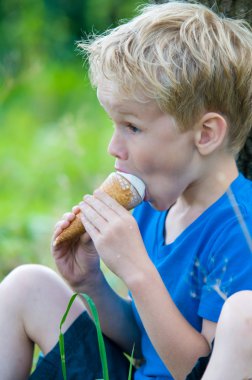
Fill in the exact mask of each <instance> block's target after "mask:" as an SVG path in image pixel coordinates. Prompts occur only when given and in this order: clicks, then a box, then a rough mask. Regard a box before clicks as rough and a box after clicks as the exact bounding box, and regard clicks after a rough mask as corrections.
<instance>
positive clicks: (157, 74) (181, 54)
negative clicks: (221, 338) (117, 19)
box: [0, 2, 252, 380]
mask: <svg viewBox="0 0 252 380" xmlns="http://www.w3.org/2000/svg"><path fill="white" fill-rule="evenodd" d="M79 46H80V48H81V49H83V51H85V52H87V53H88V56H89V62H90V74H91V80H92V83H93V85H94V86H96V87H97V96H98V99H99V102H100V103H101V105H102V106H103V107H104V109H105V110H106V112H107V113H108V115H109V116H110V118H111V119H112V120H113V123H114V133H113V136H112V139H111V142H110V145H109V148H108V151H109V153H110V154H111V155H113V156H114V157H115V169H116V170H119V171H123V172H128V173H132V174H134V175H136V176H139V177H140V178H141V179H142V180H143V181H144V182H145V184H146V196H145V202H143V204H142V205H140V206H139V207H137V208H136V209H135V211H134V217H133V216H132V215H131V214H130V213H129V212H127V211H126V210H124V209H123V208H122V207H121V206H120V205H119V204H117V203H116V202H115V201H114V200H113V199H111V198H110V197H109V196H108V195H106V194H105V193H103V192H101V191H99V190H97V191H95V192H94V195H93V196H86V197H85V198H84V200H83V202H81V203H80V205H79V206H77V207H75V208H74V209H73V212H71V213H68V214H66V215H65V216H64V218H63V220H62V221H60V222H59V223H58V224H57V226H56V229H55V232H54V237H53V240H54V239H55V238H56V237H57V236H58V235H59V233H60V232H61V231H62V230H63V229H64V228H66V227H67V226H68V225H69V223H70V222H71V220H73V219H74V218H75V215H76V213H77V212H78V211H79V210H81V215H82V222H83V224H84V226H85V229H86V231H87V233H86V234H84V235H83V236H82V237H81V239H79V240H78V241H74V242H71V243H69V242H68V243H62V244H61V245H60V246H58V247H56V248H55V247H54V248H53V255H54V258H55V262H56V264H57V267H58V269H59V272H60V273H61V275H62V276H63V278H64V279H65V280H66V281H67V283H68V284H69V286H70V287H68V286H66V284H65V283H64V282H63V281H62V280H61V279H60V278H59V277H58V276H57V275H56V274H54V273H53V272H52V271H50V270H48V269H45V268H42V267H39V266H28V267H21V268H19V269H17V270H16V271H14V272H13V273H12V274H11V275H10V276H9V277H7V279H6V280H5V281H4V282H3V284H2V285H1V286H2V289H1V291H0V297H1V307H2V308H3V310H4V312H1V313H0V315H1V317H0V318H1V322H2V323H1V326H4V331H2V334H1V336H2V341H1V343H0V344H1V345H0V352H1V361H2V362H1V365H0V377H1V379H3V380H6V379H13V378H15V379H16V380H17V379H25V378H27V376H28V373H29V369H30V363H31V356H32V349H33V342H36V343H37V344H38V345H39V346H40V348H41V350H42V352H43V353H44V358H43V359H42V360H41V361H40V363H39V365H38V367H37V369H36V370H35V372H34V373H33V375H32V376H31V379H32V380H35V379H36V380H38V379H45V378H46V379H54V380H55V379H62V375H61V367H60V359H59V350H58V346H57V345H56V346H55V344H56V342H57V333H58V326H59V322H60V319H61V317H62V315H63V313H64V310H65V308H66V305H67V302H68V300H69V297H70V295H71V290H70V289H73V290H74V291H77V292H84V293H87V294H89V295H90V296H91V297H92V298H93V300H94V302H95V304H96V306H97V309H98V313H99V317H100V321H101V326H102V330H103V333H104V335H105V336H106V347H107V351H108V361H109V370H110V380H111V379H120V380H122V379H127V371H128V366H127V363H126V362H125V359H124V357H123V355H122V354H121V353H122V352H127V353H130V352H131V350H132V347H133V345H135V356H136V358H140V359H143V361H142V363H141V365H140V367H139V368H138V369H136V370H135V372H134V379H135V380H147V379H153V378H155V379H167V380H168V379H178V380H182V379H185V378H186V379H188V380H189V379H190V380H192V379H200V378H201V377H202V374H203V371H204V366H203V365H202V363H205V362H207V360H204V359H200V360H199V358H204V357H207V356H208V355H209V354H210V352H211V346H212V343H213V340H214V336H215V329H216V323H217V321H218V318H219V315H220V312H221V309H222V306H223V303H224V301H225V299H226V298H227V297H229V296H231V295H232V294H233V293H236V292H238V291H240V290H244V289H245V290H249V289H250V290H252V276H251V273H252V255H251V250H250V246H249V241H248V237H247V235H246V234H245V231H247V232H248V236H249V234H250V233H251V230H252V216H251V215H252V201H251V190H252V185H251V182H250V181H248V180H246V179H245V178H244V177H243V176H242V175H241V174H239V173H238V170H237V166H236V162H235V157H236V154H237V153H238V151H239V150H240V149H241V147H242V146H243V144H244V142H245V140H246V137H247V135H248V133H249V130H250V127H251V124H252V108H251V98H252V82H251V75H252V64H251V62H252V59H251V58H252V57H251V55H252V33H251V31H250V30H249V28H248V27H247V26H246V25H244V24H243V23H242V22H239V21H231V20H229V19H225V18H221V17H219V16H217V15H216V14H214V13H213V12H212V11H211V10H209V9H208V8H206V7H204V6H202V5H197V4H189V3H183V2H171V3H167V4H162V5H153V6H148V7H146V8H144V9H143V10H142V12H141V13H140V15H139V16H137V17H136V18H134V19H133V20H132V21H130V22H128V23H126V24H123V25H120V26H119V27H118V28H116V29H114V30H112V31H109V32H108V33H107V34H105V35H104V36H102V37H98V38H96V39H95V40H94V41H93V42H91V43H84V42H83V43H80V45H79ZM237 210H238V211H237ZM238 216H239V218H238ZM244 226H245V227H244ZM100 259H102V260H103V261H104V262H105V264H106V265H107V266H108V267H109V268H110V269H111V270H112V271H113V272H114V273H115V274H116V275H117V276H119V277H120V278H121V279H122V280H123V281H124V282H125V284H126V286H127V287H128V289H129V292H130V298H129V299H122V298H121V297H119V296H118V295H117V294H116V293H115V292H114V291H113V289H111V287H110V286H109V285H108V283H107V282H106V280H105V278H104V275H103V273H102V272H101V270H100ZM27 292H29V299H27V297H26V294H27ZM9 294H12V299H8V298H9V297H8V295H9ZM65 328H66V330H67V332H66V335H65V341H66V353H67V357H66V361H67V363H66V364H67V368H68V370H69V375H68V376H69V378H70V379H71V378H72V379H75V378H76V379H81V378H85V379H90V380H93V379H97V378H99V377H101V376H102V375H101V370H100V366H99V364H98V360H99V359H98V353H97V346H96V343H95V341H96V336H95V332H94V328H93V324H92V322H91V320H90V319H89V317H88V314H87V312H86V308H85V305H84V304H83V303H82V301H81V300H78V301H77V302H76V304H75V306H74V307H73V309H72V311H71V315H70V317H69V319H68V320H67V322H66V327H65ZM10 352H11V353H12V354H11V355H10ZM10 356H11V364H10V361H9V360H8V358H10ZM198 360H199V361H198ZM196 363H197V364H196ZM204 365H205V364H204ZM240 375H241V377H242V376H243V374H242V373H240ZM212 379H213V380H214V378H213V377H212ZM216 379H217V377H216Z"/></svg>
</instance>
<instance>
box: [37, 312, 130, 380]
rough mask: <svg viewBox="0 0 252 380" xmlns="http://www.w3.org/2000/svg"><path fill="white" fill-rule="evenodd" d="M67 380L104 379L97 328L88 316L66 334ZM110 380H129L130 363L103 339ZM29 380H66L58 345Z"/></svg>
mask: <svg viewBox="0 0 252 380" xmlns="http://www.w3.org/2000/svg"><path fill="white" fill-rule="evenodd" d="M64 342H65V355H66V369H67V380H84V379H85V380H96V379H102V378H103V376H102V366H101V360H100V355H99V348H98V341H97V333H96V328H95V326H94V324H93V322H92V320H91V319H90V317H89V316H88V313H87V312H84V313H83V314H81V315H80V316H79V317H78V318H77V320H76V321H75V322H74V323H73V324H72V325H71V326H70V328H69V329H68V330H67V331H66V333H65V334H64ZM104 342H105V347H106V354H107V360H108V370H109V379H110V380H127V379H128V373H129V361H128V359H127V358H126V357H125V356H124V354H123V353H122V352H121V350H120V349H119V347H118V346H117V345H116V344H114V343H113V342H112V341H111V340H110V339H108V338H106V337H104ZM29 380H63V375H62V370H61V360H60V351H59V345H58V344H57V345H56V346H55V347H54V348H53V349H52V351H50V352H49V353H48V354H47V355H46V356H44V357H42V358H40V359H39V361H38V364H37V367H36V368H35V370H34V372H33V373H32V374H31V376H30V377H29Z"/></svg>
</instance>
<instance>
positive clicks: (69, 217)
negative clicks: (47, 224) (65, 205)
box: [62, 206, 78, 222]
mask: <svg viewBox="0 0 252 380" xmlns="http://www.w3.org/2000/svg"><path fill="white" fill-rule="evenodd" d="M77 207H78V206H77ZM75 217H76V214H75V213H74V212H66V213H65V214H63V216H62V220H68V221H69V222H72V221H73V220H74V218H75Z"/></svg>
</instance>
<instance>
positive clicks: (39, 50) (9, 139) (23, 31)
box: [0, 0, 139, 278]
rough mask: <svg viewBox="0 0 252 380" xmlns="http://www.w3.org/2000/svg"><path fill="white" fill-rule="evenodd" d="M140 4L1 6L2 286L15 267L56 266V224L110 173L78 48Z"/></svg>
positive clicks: (100, 116) (75, 0) (90, 0)
mask: <svg viewBox="0 0 252 380" xmlns="http://www.w3.org/2000/svg"><path fill="white" fill-rule="evenodd" d="M138 4H139V3H137V2H136V1H130V0H128V1H127V2H125V1H120V0H82V1H81V0H72V1H71V0H37V1H33V0H22V2H20V1H19V0H8V1H2V2H0V35H1V39H0V89H1V91H0V131H1V133H0V184H1V186H0V260H1V266H0V278H2V277H3V276H4V275H6V274H7V273H8V272H9V271H10V270H11V269H12V268H13V267H15V266H17V265H20V264H22V263H28V262H36V263H43V264H47V265H51V266H53V262H52V259H51V257H50V240H51V235H52V231H53V228H54V224H55V222H56V221H57V220H58V219H59V218H60V217H61V215H62V214H63V213H64V212H65V211H67V210H69V209H71V207H72V205H74V204H76V203H78V202H79V201H80V200H81V198H82V196H83V194H84V193H86V192H91V191H92V190H93V189H94V187H95V186H97V185H99V184H100V183H101V181H102V180H103V179H104V178H105V176H106V175H107V174H108V173H109V172H110V171H111V170H113V163H114V160H113V158H111V157H109V156H108V154H107V153H106V149H107V144H108V141H109V138H110V135H111V128H109V127H108V126H109V125H110V121H109V120H108V118H107V117H106V115H105V113H104V111H103V110H102V109H101V107H100V106H99V104H98V101H97V100H96V94H95V91H94V90H93V89H91V87H90V84H89V81H88V78H87V74H86V68H85V67H84V65H83V62H82V59H81V57H80V55H78V53H77V51H76V48H75V46H76V45H75V42H76V40H80V39H81V37H82V36H83V35H85V33H90V32H91V31H99V32H102V31H104V30H105V29H107V28H108V27H111V26H114V25H116V23H117V22H118V20H119V19H121V18H128V17H131V16H132V15H133V13H134V9H135V8H136V6H137V5H138Z"/></svg>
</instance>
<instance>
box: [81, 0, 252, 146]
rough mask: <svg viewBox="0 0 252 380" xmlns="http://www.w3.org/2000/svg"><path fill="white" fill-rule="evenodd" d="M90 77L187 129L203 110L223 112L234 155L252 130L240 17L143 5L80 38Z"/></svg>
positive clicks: (250, 75) (251, 40) (249, 43)
mask: <svg viewBox="0 0 252 380" xmlns="http://www.w3.org/2000/svg"><path fill="white" fill-rule="evenodd" d="M79 47H80V49H81V50H82V51H84V52H85V53H86V54H87V55H88V58H89V65H90V78H91V82H92V84H93V85H94V86H97V85H98V83H99V79H100V78H101V76H105V77H106V78H108V79H110V80H112V81H115V82H116V83H117V84H118V86H119V88H120V90H121V91H122V92H123V93H124V94H125V95H126V96H131V97H133V96H135V97H137V94H138V92H137V91H136V90H137V89H140V90H141V91H142V92H143V93H144V94H145V95H146V96H147V97H148V98H151V99H155V100H156V101H157V104H158V105H159V107H160V108H161V110H163V111H164V112H167V113H169V114H171V115H172V116H174V117H175V119H176V120H177V121H178V123H179V125H180V126H181V130H182V131H185V130H188V129H190V128H192V127H193V125H194V123H195V122H196V121H197V120H198V118H199V117H200V116H201V115H203V113H204V112H207V111H214V112H218V113H220V114H222V115H223V116H224V117H225V118H226V120H227V122H228V125H229V148H230V149H231V150H232V152H234V153H237V152H238V151H239V150H240V149H241V147H242V146H243V144H244V143H245V140H246V137H247V135H248V133H249V130H250V128H251V125H252V31H251V29H250V27H249V26H248V24H247V23H246V22H245V21H242V20H231V19H228V18H224V17H222V16H219V15H217V14H216V13H214V12H213V11H212V10H210V9H208V8H207V7H205V6H203V5H201V4H195V3H185V2H169V3H165V4H159V5H147V6H144V7H142V8H141V12H140V14H139V15H137V16H136V17H135V18H133V19H132V20H131V21H128V22H126V23H124V24H121V25H119V26H118V27H116V28H115V29H112V30H109V31H107V32H106V33H105V34H103V35H102V36H97V37H95V38H92V40H91V41H82V42H80V43H79Z"/></svg>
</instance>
